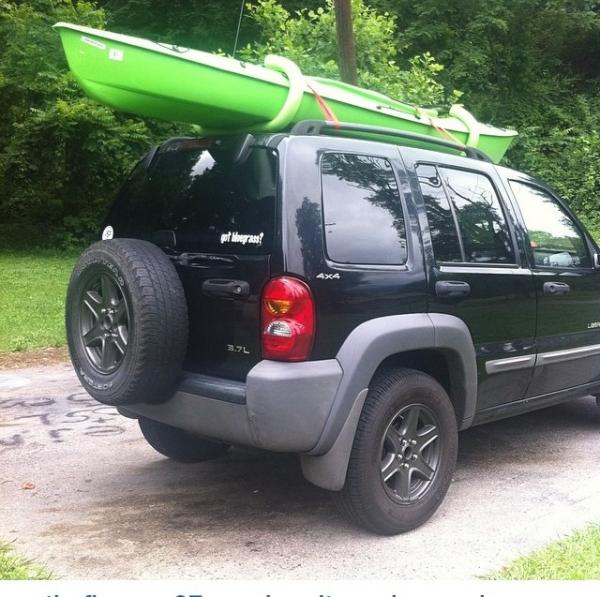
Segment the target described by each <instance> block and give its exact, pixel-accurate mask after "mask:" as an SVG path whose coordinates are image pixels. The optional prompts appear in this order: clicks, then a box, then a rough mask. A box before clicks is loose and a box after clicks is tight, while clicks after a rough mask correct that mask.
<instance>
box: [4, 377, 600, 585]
mask: <svg viewBox="0 0 600 597" xmlns="http://www.w3.org/2000/svg"><path fill="white" fill-rule="evenodd" d="M599 439H600V409H599V408H597V407H596V404H595V401H594V399H592V398H586V399H582V400H578V401H575V402H572V403H569V404H566V405H563V406H559V407H555V408H551V409H547V410H545V411H541V412H537V413H533V414H530V415H525V416H521V417H518V418H513V419H509V420H506V421H502V422H499V423H494V424H490V425H486V426H483V427H478V428H474V429H471V430H468V431H466V432H464V433H463V434H462V435H461V440H460V446H461V448H460V455H459V465H458V469H457V471H456V474H455V477H454V482H453V483H452V486H451V488H450V491H449V493H448V496H447V498H446V501H445V502H444V504H443V505H442V507H441V508H440V510H439V511H438V513H437V514H436V515H435V516H434V518H432V519H431V520H430V521H429V522H428V523H427V524H426V525H425V526H423V527H421V528H420V529H417V530H416V531H413V532H412V533H409V534H406V535H401V536H398V537H392V538H381V537H376V536H373V535H370V534H367V533H365V532H363V531H361V530H359V529H356V528H354V527H352V526H351V525H349V524H348V523H346V522H345V521H344V520H342V519H340V518H339V517H338V515H337V513H336V511H335V510H334V508H333V507H332V505H331V503H330V500H329V496H328V494H327V492H325V491H322V490H320V489H318V488H316V487H313V486H312V485H310V484H309V483H307V482H306V481H304V479H303V477H302V474H301V472H300V467H299V464H298V462H297V459H296V458H294V457H292V456H287V455H274V454H264V453H246V452H242V451H237V450H235V451H232V452H231V454H229V455H227V456H225V457H223V458H221V459H219V460H216V461H213V462H209V463H203V464H195V465H181V464H176V463H173V462H170V461H168V460H167V459H165V458H163V457H161V456H160V455H159V454H157V453H155V452H154V451H153V450H152V449H151V448H150V447H149V446H148V445H147V444H146V443H145V441H144V440H143V438H142V436H141V434H140V433H139V431H138V429H137V424H136V422H135V421H131V420H128V419H125V418H123V417H120V416H119V415H117V414H116V412H115V411H114V410H113V409H112V408H109V407H105V406H102V405H99V404H98V403H96V402H94V401H93V400H91V399H90V398H89V397H88V396H87V394H85V393H84V392H83V390H82V389H81V387H80V386H79V384H78V382H77V380H76V378H75V375H74V374H73V373H72V371H71V369H70V368H69V367H67V366H58V367H52V368H45V369H22V370H13V371H4V372H2V371H0V538H3V539H5V540H8V541H14V543H15V546H16V547H17V548H18V549H19V550H20V551H21V553H23V554H25V555H26V556H29V557H32V558H35V559H36V560H38V561H41V562H45V563H46V564H47V566H48V567H49V568H50V569H52V570H53V571H54V572H55V573H56V574H57V575H58V576H59V577H62V578H67V579H72V578H99V579H102V578H175V577H176V578H180V579H181V578H204V579H224V578H227V579H263V578H271V579H294V578H308V579H351V578H361V579H368V578H379V579H400V578H402V579H431V578H445V579H448V578H452V579H456V578H469V577H473V576H478V575H483V574H486V573H488V572H490V571H493V570H496V569H498V568H499V567H500V566H502V565H503V564H505V563H507V562H509V561H510V560H512V559H513V558H514V557H516V556H518V555H520V554H524V553H527V552H529V551H530V550H531V549H533V548H536V547H538V546H540V545H542V544H544V543H546V542H548V541H550V540H553V539H555V538H557V537H559V536H560V535H561V534H563V533H566V532H568V531H570V530H572V529H574V528H577V527H581V526H583V525H585V524H586V523H588V522H591V521H600V441H599Z"/></svg>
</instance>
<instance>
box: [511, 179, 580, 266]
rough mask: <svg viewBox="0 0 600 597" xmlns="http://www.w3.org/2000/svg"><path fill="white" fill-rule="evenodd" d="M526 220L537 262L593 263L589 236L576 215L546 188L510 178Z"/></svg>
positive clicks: (578, 264) (557, 264)
mask: <svg viewBox="0 0 600 597" xmlns="http://www.w3.org/2000/svg"><path fill="white" fill-rule="evenodd" d="M510 186H511V187H512V190H513V192H514V194H515V197H516V199H517V203H518V204H519V209H520V210H521V214H522V215H523V219H524V220H525V226H526V227H527V233H528V235H529V242H530V244H531V248H532V249H533V256H534V260H535V265H536V266H545V267H560V268H564V267H591V261H590V256H589V254H588V251H587V249H586V244H585V240H584V238H583V236H582V234H581V232H580V231H579V228H578V227H577V225H576V224H575V222H574V221H573V220H572V218H571V217H570V216H569V215H568V214H567V213H566V212H565V211H564V210H563V209H562V207H561V206H560V205H559V204H558V203H557V202H556V200H555V199H554V198H553V197H552V195H550V194H549V193H547V192H546V191H544V190H543V189H541V188H539V187H536V186H533V185H529V184H525V183H522V182H518V181H516V180H511V181H510Z"/></svg>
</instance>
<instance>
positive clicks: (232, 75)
mask: <svg viewBox="0 0 600 597" xmlns="http://www.w3.org/2000/svg"><path fill="white" fill-rule="evenodd" d="M56 27H57V29H58V30H59V32H60V35H61V40H62V43H63V47H64V49H65V54H66V56H67V61H68V63H69V68H70V69H71V71H72V72H73V74H74V76H75V78H76V79H77V81H78V82H79V84H80V85H81V87H82V88H83V89H84V90H85V92H86V94H87V95H89V96H90V97H91V98H93V99H95V100H97V101H98V102H101V103H103V104H106V105H108V106H111V107H113V108H115V109H117V110H120V111H124V112H129V113H133V114H138V115H141V116H147V117H152V118H159V119H164V120H171V121H177V122H187V123H193V124H196V125H199V126H201V127H202V128H203V129H206V131H207V133H209V132H219V133H227V132H236V131H241V130H244V131H248V132H254V131H256V132H259V131H263V130H265V123H269V122H272V121H274V119H277V117H278V115H279V114H280V111H281V109H282V106H283V105H284V104H285V102H286V100H287V99H288V96H289V94H290V92H291V87H292V84H291V82H290V81H289V80H288V78H286V76H284V75H283V74H282V73H280V72H276V71H275V70H271V69H269V68H265V67H261V66H257V65H251V64H247V63H243V62H240V61H238V60H234V59H232V58H226V57H223V56H215V55H214V54H209V53H206V52H199V51H196V50H188V49H184V48H177V47H175V46H166V45H163V44H157V43H154V42H150V41H148V40H142V39H139V38H134V37H130V36H123V35H119V34H114V33H110V32H106V31H100V30H95V29H89V28H85V27H79V26H76V25H70V24H66V23H59V24H57V25H56ZM298 72H299V71H298ZM301 87H302V88H301V90H300V93H299V95H298V101H297V102H296V105H295V106H294V113H293V114H292V115H291V117H290V118H289V124H290V125H292V124H294V123H295V122H299V121H302V120H322V119H324V114H323V109H322V107H321V105H320V104H319V102H318V101H317V97H316V94H318V95H319V96H321V97H322V98H323V99H324V100H325V102H326V104H327V106H328V107H329V108H330V110H331V111H332V112H333V113H334V114H335V117H336V118H337V119H338V120H340V121H343V122H353V123H359V124H366V125H372V126H378V127H387V128H395V129H401V130H405V131H408V132H414V133H420V134H423V135H429V136H435V137H442V138H444V137H445V136H450V137H451V138H453V139H454V140H456V141H459V142H461V143H465V144H466V143H467V142H468V141H469V139H470V138H471V139H472V138H473V137H472V135H471V131H470V130H469V127H468V126H466V125H465V123H464V121H461V120H460V119H458V118H456V117H453V116H446V117H439V116H437V115H436V113H435V111H424V110H418V109H417V108H415V107H414V106H411V105H410V104H404V103H402V102H398V101H396V100H393V99H391V98H388V97H386V96H384V95H381V94H378V93H374V92H369V91H367V90H362V89H360V88H357V87H352V86H349V85H345V84H343V83H340V82H336V81H328V80H326V79H319V78H311V77H303V78H302V82H301ZM315 92H316V94H315ZM477 126H478V130H477V142H476V144H473V145H475V146H476V147H477V148H478V149H480V150H482V151H484V152H485V153H487V154H488V155H489V156H490V157H491V159H492V160H494V161H499V160H500V159H501V158H502V156H503V155H504V153H505V152H506V150H507V149H508V147H509V146H510V144H511V142H512V140H513V139H514V137H515V136H516V134H517V133H516V132H514V131H507V130H504V129H497V128H494V127H490V126H487V125H484V124H480V123H477ZM446 131H447V132H446ZM396 142H397V140H396ZM415 145H419V146H425V145H423V144H422V143H415Z"/></svg>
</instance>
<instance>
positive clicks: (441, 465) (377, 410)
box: [337, 369, 458, 535]
mask: <svg viewBox="0 0 600 597" xmlns="http://www.w3.org/2000/svg"><path fill="white" fill-rule="evenodd" d="M457 447H458V432H457V425H456V415H455V412H454V408H453V406H452V404H451V402H450V399H449V397H448V395H447V394H446V392H445V391H444V389H443V388H442V387H441V386H440V384H439V383H438V382H437V381H435V380H434V379H433V378H432V377H430V376H428V375H425V374H424V373H421V372H419V371H413V370H410V369H398V370H395V371H392V372H389V373H387V374H386V375H385V376H382V377H380V378H379V379H377V380H376V381H375V384H374V385H373V387H372V388H371V390H370V391H369V395H368V397H367V401H366V402H365V406H364V408H363V412H362V414H361V417H360V420H359V423H358V428H357V431H356V436H355V438H354V444H353V447H352V453H351V456H350V463H349V465H348V472H347V476H346V483H345V485H344V488H343V489H342V491H341V492H339V493H338V494H337V500H338V503H339V506H340V508H341V510H342V512H343V513H344V514H345V515H346V516H347V517H349V518H350V519H351V520H352V521H353V522H354V523H356V524H359V525H360V526H362V527H364V528H366V529H368V530H370V531H373V532H375V533H379V534H383V535H394V534H397V533H403V532H405V531H409V530H411V529H413V528H415V527H417V526H419V525H421V524H423V523H424V522H425V521H426V520H427V519H428V518H429V517H431V516H432V515H433V513H434V512H435V511H436V510H437V508H438V507H439V505H440V504H441V502H442V500H443V499H444V496H445V495H446V492H447V490H448V487H449V485H450V482H451V480H452V474H453V472H454V468H455V466H456V455H457Z"/></svg>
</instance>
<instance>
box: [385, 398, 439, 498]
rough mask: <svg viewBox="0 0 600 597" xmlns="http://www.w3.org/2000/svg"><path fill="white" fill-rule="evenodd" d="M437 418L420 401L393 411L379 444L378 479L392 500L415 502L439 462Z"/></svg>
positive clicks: (432, 475) (428, 484)
mask: <svg viewBox="0 0 600 597" xmlns="http://www.w3.org/2000/svg"><path fill="white" fill-rule="evenodd" d="M439 433H440V432H439V422H438V420H437V417H436V416H435V415H434V413H433V412H432V411H431V409H429V408H427V407H426V406H424V405H423V404H410V405H408V406H405V407H404V408H402V409H401V410H400V411H399V412H398V413H397V414H395V415H394V416H393V418H392V420H391V422H390V424H389V425H388V428H387V429H386V431H385V434H384V436H383V439H382V446H381V480H382V482H383V485H384V487H385V489H386V491H387V492H388V494H389V495H390V497H391V498H392V499H393V500H396V501H399V502H400V503H403V504H409V503H412V502H416V501H418V500H419V499H420V497H421V496H422V495H423V494H424V493H426V492H427V490H428V488H429V487H430V485H431V483H432V482H433V480H434V478H435V475H436V473H437V470H438V465H439V462H440V441H439Z"/></svg>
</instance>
